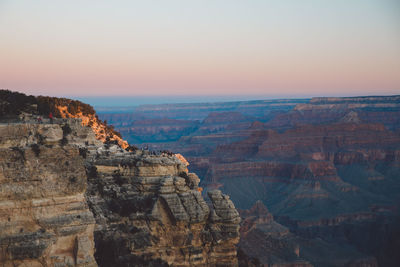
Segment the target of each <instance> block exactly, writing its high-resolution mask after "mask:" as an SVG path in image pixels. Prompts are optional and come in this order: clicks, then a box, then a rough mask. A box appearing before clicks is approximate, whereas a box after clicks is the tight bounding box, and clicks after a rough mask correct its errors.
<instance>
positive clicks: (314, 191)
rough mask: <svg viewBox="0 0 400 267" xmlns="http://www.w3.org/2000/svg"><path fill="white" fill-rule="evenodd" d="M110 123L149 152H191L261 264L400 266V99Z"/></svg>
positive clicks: (238, 106) (141, 111) (234, 105)
mask: <svg viewBox="0 0 400 267" xmlns="http://www.w3.org/2000/svg"><path fill="white" fill-rule="evenodd" d="M99 110H100V111H101V110H102V109H101V108H100V109H99ZM99 116H100V118H101V119H105V120H107V121H108V123H109V124H112V125H114V127H115V129H117V130H118V131H120V132H121V134H122V136H123V137H124V138H125V139H127V140H128V141H130V142H132V143H133V144H135V145H136V146H138V147H143V148H149V149H150V150H153V151H164V150H170V151H172V152H173V153H180V154H182V155H183V156H184V157H185V158H186V159H187V161H188V162H189V164H190V165H189V167H190V169H191V171H194V172H195V173H197V175H198V176H199V178H200V180H201V182H200V186H202V187H203V188H204V191H203V192H204V193H205V194H206V193H207V192H208V191H213V190H216V189H218V190H221V191H222V192H223V193H225V194H228V195H230V197H231V199H232V201H233V203H234V204H235V206H236V207H238V208H239V212H240V215H241V217H242V223H241V230H240V233H241V239H240V242H239V248H240V251H241V253H243V254H245V255H246V257H248V259H253V261H252V262H253V263H250V262H247V263H246V264H248V265H249V266H250V265H251V264H253V265H254V266H257V264H270V265H272V264H273V265H274V266H398V264H399V263H400V258H399V256H398V255H397V253H396V252H395V250H396V248H398V247H399V245H400V235H399V233H400V227H399V225H400V224H399V221H400V220H399V219H400V216H399V204H400V193H399V192H400V180H399V178H400V96H373V97H347V98H340V97H330V98H312V99H293V100H255V101H243V102H226V103H199V104H176V105H174V104H168V105H145V106H139V107H136V108H132V111H131V112H129V113H123V112H122V111H118V110H114V111H112V110H110V109H108V110H106V109H104V110H103V112H100V114H99ZM250 261H251V260H250Z"/></svg>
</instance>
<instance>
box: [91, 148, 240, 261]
mask: <svg viewBox="0 0 400 267" xmlns="http://www.w3.org/2000/svg"><path fill="white" fill-rule="evenodd" d="M88 173H89V177H90V179H89V185H90V188H89V190H88V193H87V198H88V200H89V204H90V207H91V210H92V211H93V213H94V215H95V218H96V222H97V225H96V230H95V243H96V259H97V261H98V262H99V264H100V265H103V266H130V265H129V264H130V263H132V262H135V263H137V264H138V265H143V266H147V264H148V263H151V264H153V266H160V265H166V266H167V265H171V264H173V265H174V266H235V265H237V258H236V247H235V244H237V242H238V241H239V221H240V218H239V215H238V213H237V211H236V210H235V208H234V206H233V203H232V202H231V201H230V200H229V198H228V197H227V196H225V195H223V194H221V192H219V191H216V192H210V193H209V196H210V200H211V208H209V206H208V205H207V203H206V202H205V201H204V199H203V197H202V196H201V193H200V192H199V190H198V183H199V179H198V178H197V176H196V175H195V174H192V173H188V172H187V169H186V165H185V164H183V163H182V162H181V161H179V160H178V159H177V158H175V157H174V156H163V157H159V156H152V155H146V152H137V153H136V154H135V153H130V154H129V155H128V154H125V153H124V154H123V155H119V156H118V155H114V156H113V157H107V156H106V155H105V154H101V155H99V156H98V157H97V159H95V160H94V162H93V164H92V165H90V166H88Z"/></svg>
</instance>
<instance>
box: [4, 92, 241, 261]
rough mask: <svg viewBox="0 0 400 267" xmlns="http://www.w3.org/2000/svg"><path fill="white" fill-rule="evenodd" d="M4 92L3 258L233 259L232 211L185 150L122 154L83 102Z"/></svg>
mask: <svg viewBox="0 0 400 267" xmlns="http://www.w3.org/2000/svg"><path fill="white" fill-rule="evenodd" d="M3 93H4V95H5V98H4V101H3V100H2V101H3V102H1V103H0V104H1V105H0V111H1V112H2V113H1V114H2V115H3V114H6V115H7V117H2V118H1V120H0V121H2V122H3V123H2V124H0V215H1V216H0V265H2V266H60V267H61V266H97V265H99V266H164V265H165V266H170V265H173V266H237V265H238V261H237V255H236V253H237V252H236V244H237V243H238V242H239V222H240V217H239V214H238V212H237V211H236V209H235V207H234V205H233V203H232V201H231V200H230V199H229V197H228V196H226V195H224V194H222V193H221V192H219V191H213V192H209V200H208V201H209V202H208V203H207V202H206V201H205V200H204V198H203V196H202V194H201V191H202V188H199V187H198V184H199V182H200V179H199V178H198V177H197V175H196V174H194V173H189V172H188V169H187V165H188V162H187V161H186V160H185V159H184V158H183V156H181V155H174V154H172V153H170V152H167V151H166V152H163V153H155V152H154V151H153V152H151V151H148V150H143V149H142V150H137V149H135V148H134V147H130V152H128V151H127V150H125V149H124V148H125V146H124V145H123V144H124V143H126V142H125V141H124V142H122V143H121V142H119V139H116V138H115V137H114V136H113V135H112V134H113V130H112V127H107V126H106V124H105V123H102V122H101V121H99V120H97V117H96V116H95V114H94V113H91V111H90V106H88V107H87V106H81V104H80V103H79V102H74V101H70V100H67V99H53V98H39V99H37V98H35V97H26V96H24V95H20V94H14V93H10V92H9V91H6V92H3V91H0V96H1V97H3ZM18 99H20V100H21V99H22V100H24V99H28V100H29V103H28V102H27V103H25V104H24V103H20V102H18V101H17V100H18ZM43 101H44V102H45V103H46V104H45V105H44V104H43ZM12 103H18V105H19V106H18V108H13V105H11V104H12ZM43 105H44V106H43ZM82 108H83V109H82ZM43 109H44V111H43ZM49 109H50V111H54V114H55V115H56V118H53V119H52V120H51V119H45V118H42V122H38V121H37V120H36V119H37V118H39V117H41V116H42V115H43V112H48V111H49ZM27 111H30V112H32V113H27ZM96 129H97V130H98V129H100V130H99V131H97V130H96ZM101 130H104V132H103V133H102V132H101ZM99 133H100V135H99ZM103 137H104V138H103ZM121 140H122V139H121Z"/></svg>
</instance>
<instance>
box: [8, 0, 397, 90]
mask: <svg viewBox="0 0 400 267" xmlns="http://www.w3.org/2000/svg"><path fill="white" fill-rule="evenodd" d="M391 1H392V0H381V1H378V0H365V1H361V0H354V2H353V4H349V3H348V1H342V0H340V1H339V0H338V1H337V2H335V3H330V4H325V5H326V6H324V5H322V4H321V2H318V1H315V5H310V6H307V5H305V4H301V3H299V2H296V1H288V2H290V4H280V3H277V2H276V3H275V2H274V1H255V2H254V3H252V5H250V4H247V5H246V4H244V3H242V2H240V1H233V2H229V3H228V2H227V3H225V4H222V2H223V1H222V2H221V3H219V4H217V3H214V2H209V3H208V4H209V5H208V6H207V7H206V6H204V7H203V6H201V5H196V4H189V3H186V4H182V2H180V1H177V2H176V1H172V2H174V3H175V4H176V5H175V4H171V6H172V7H171V6H169V5H168V4H160V6H158V5H153V4H137V6H135V5H134V4H126V5H127V7H126V8H121V7H117V6H115V5H112V4H110V3H107V2H105V1H104V2H102V1H100V5H99V6H100V8H97V7H96V8H94V9H93V7H92V6H91V5H89V4H82V7H81V8H80V9H79V10H78V9H76V8H75V7H73V6H70V5H68V4H66V3H67V2H63V1H60V3H61V2H62V4H59V5H60V6H59V5H58V4H55V3H54V2H51V1H49V2H48V3H47V5H48V7H47V6H46V8H48V9H45V8H44V6H43V5H44V4H43V3H42V4H40V5H38V6H35V5H34V4H33V3H30V2H29V1H26V2H25V3H20V4H16V3H15V2H13V1H5V2H4V3H3V6H2V5H1V4H0V15H2V17H1V16H0V34H1V36H2V41H1V43H0V59H1V62H2V64H0V88H8V89H11V90H19V91H22V92H26V93H29V94H47V95H77V96H78V95H81V96H82V95H85V96H86V95H182V94H183V95H199V94H202V95H221V94H226V95H240V94H250V95H252V94H253V95H256V94H257V95H290V94H293V95H324V94H326V95H329V94H343V95H349V94H351V95H354V94H359V95H366V94H400V45H399V44H400V33H399V30H400V27H399V26H398V25H397V24H395V22H398V19H399V17H398V16H396V15H393V14H394V13H395V12H394V13H393V14H392V13H391V9H390V3H391ZM45 2H46V1H45ZM266 3H268V4H266ZM192 5H194V7H193V6H192ZM138 6H140V8H141V10H142V11H143V12H142V13H143V14H141V13H135V15H136V16H133V15H132V14H131V12H134V11H135V10H136V9H137V8H138ZM102 7H104V10H103V9H101V8H102ZM288 7H296V8H297V9H295V8H288ZM1 8H2V9H1ZM168 8H169V9H168ZM221 8H222V9H221ZM125 9H126V10H125ZM181 9H184V10H185V11H187V10H186V9H190V10H192V11H193V10H196V13H190V14H193V15H191V16H189V15H184V14H186V13H182V10H181ZM292 9H293V10H292ZM166 10H167V11H166ZM221 10H223V12H222V13H221ZM244 11H246V12H247V13H241V12H244ZM171 12H172V13H171ZM171 14H172V15H171ZM188 14H189V13H188ZM248 14H251V15H248ZM74 16H75V17H76V18H75V17H74ZM72 17H74V18H75V19H74V20H72V19H71V18H72ZM105 18H109V20H105Z"/></svg>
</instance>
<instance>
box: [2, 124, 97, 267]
mask: <svg viewBox="0 0 400 267" xmlns="http://www.w3.org/2000/svg"><path fill="white" fill-rule="evenodd" d="M0 136H1V137H0V265H1V266H97V263H96V261H95V259H94V242H93V229H94V224H95V220H94V217H93V214H92V212H91V211H90V210H89V208H88V205H87V202H86V200H85V196H84V193H85V191H86V186H87V183H86V173H85V168H84V160H83V158H82V157H81V156H80V155H79V151H78V148H76V147H74V146H72V145H68V144H65V145H63V146H61V145H59V141H60V140H61V139H62V137H63V131H62V129H61V127H60V125H44V124H41V125H39V124H10V125H0Z"/></svg>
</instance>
